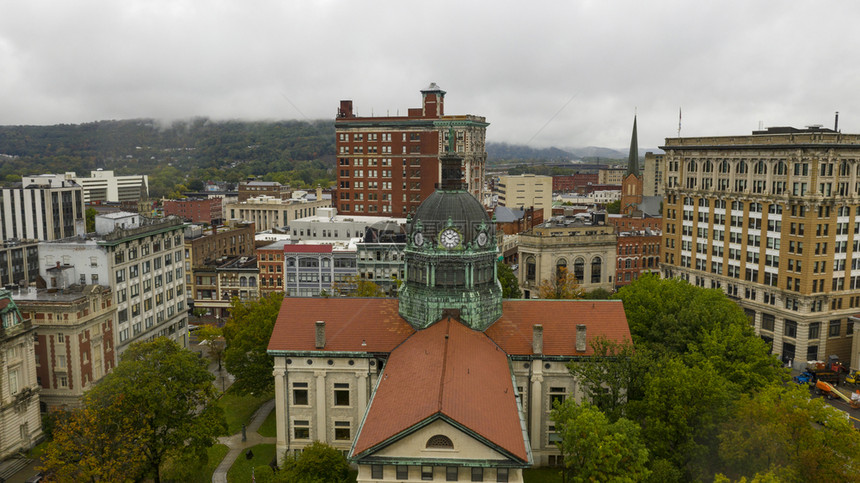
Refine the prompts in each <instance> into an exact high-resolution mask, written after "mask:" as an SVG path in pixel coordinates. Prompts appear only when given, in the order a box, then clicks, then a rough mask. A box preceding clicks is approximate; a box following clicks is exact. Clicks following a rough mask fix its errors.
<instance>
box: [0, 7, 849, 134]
mask: <svg viewBox="0 0 860 483" xmlns="http://www.w3.org/2000/svg"><path fill="white" fill-rule="evenodd" d="M858 20H860V2H828V3H818V2H809V1H776V0H770V1H766V0H765V1H748V0H743V1H720V2H691V1H681V0H679V1H662V0H660V1H657V0H649V1H642V0H630V1H614V0H597V1H534V0H532V1H529V2H522V1H516V2H514V1H507V0H493V1H471V0H470V1H462V0H461V1H447V0H435V1H425V2H416V1H407V0H394V1H356V0H343V1H310V0H301V1H299V0H244V1H241V0H231V1H226V0H205V1H204V0H199V1H189V0H121V1H119V0H102V1H95V0H75V1H68V0H44V1H43V0H3V1H2V2H0V124H2V125H10V124H57V123H79V122H90V121H96V120H102V119H128V118H140V117H153V118H158V119H165V120H170V119H181V118H187V117H193V116H207V117H211V118H216V119H235V118H242V119H320V118H332V117H334V115H335V112H336V108H337V105H338V101H339V100H340V99H352V100H353V101H354V104H355V108H356V110H357V112H358V114H359V115H362V116H370V115H385V114H392V115H394V114H397V113H398V112H399V113H400V114H404V113H405V112H406V109H407V108H409V107H418V106H419V105H420V93H419V90H420V89H422V88H424V87H425V86H427V85H428V84H429V83H430V82H436V83H438V84H439V85H440V86H441V87H442V88H443V89H445V90H446V91H447V92H448V94H447V96H446V113H447V114H476V115H482V116H486V118H487V120H488V121H489V122H490V123H491V126H490V128H489V131H488V140H489V141H494V142H509V143H517V144H526V143H528V144H529V145H531V146H534V147H546V146H558V147H581V146H605V147H612V148H624V147H626V146H628V145H629V142H630V129H631V126H632V121H633V115H634V112H637V113H638V119H639V145H640V146H641V147H656V146H658V145H661V144H662V143H663V141H664V138H666V137H674V136H676V135H677V131H678V111H679V108H682V109H683V118H682V129H681V135H682V136H698V135H733V134H748V133H749V132H750V131H751V130H753V129H757V128H758V126H759V124H761V125H763V126H775V125H793V126H797V127H801V126H805V125H810V124H823V125H825V126H827V127H833V121H834V112H835V111H839V112H840V119H839V126H840V128H841V129H842V130H843V131H845V132H855V133H856V132H860V95H858V88H860V54H858V53H857V46H858V45H860V29H858V28H857V25H856V24H857V21H858Z"/></svg>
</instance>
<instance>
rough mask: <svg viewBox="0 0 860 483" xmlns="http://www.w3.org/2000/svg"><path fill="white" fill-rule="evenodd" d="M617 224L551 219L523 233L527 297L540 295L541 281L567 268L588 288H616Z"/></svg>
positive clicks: (522, 264)
mask: <svg viewBox="0 0 860 483" xmlns="http://www.w3.org/2000/svg"><path fill="white" fill-rule="evenodd" d="M616 239H617V236H616V234H615V227H613V226H612V225H605V224H604V225H601V224H597V223H585V222H582V221H570V222H558V221H549V222H546V223H544V224H542V225H540V226H538V227H535V228H534V229H533V230H531V231H529V232H526V233H522V234H520V235H519V247H518V251H519V260H520V267H519V273H518V277H519V282H520V289H521V290H522V291H523V297H524V298H538V289H539V287H540V284H541V282H543V281H544V280H551V279H552V277H553V276H555V274H556V273H557V270H558V267H565V268H566V269H567V271H568V273H569V274H571V275H573V276H574V277H575V278H576V280H577V283H579V285H580V286H581V287H582V288H583V289H585V290H586V291H592V290H595V289H597V288H602V289H604V290H610V291H611V290H612V289H613V288H614V287H615V285H614V283H615V282H614V280H615V246H616Z"/></svg>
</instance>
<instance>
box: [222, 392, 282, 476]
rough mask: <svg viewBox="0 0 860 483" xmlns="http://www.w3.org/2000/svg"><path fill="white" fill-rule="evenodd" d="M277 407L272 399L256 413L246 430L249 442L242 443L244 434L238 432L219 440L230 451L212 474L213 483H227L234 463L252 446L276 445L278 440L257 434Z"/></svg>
mask: <svg viewBox="0 0 860 483" xmlns="http://www.w3.org/2000/svg"><path fill="white" fill-rule="evenodd" d="M274 407H275V400H274V399H271V400H269V401H267V402H265V403H263V405H262V406H260V408H259V409H257V412H256V413H254V416H253V417H251V422H250V423H248V427H247V428H246V431H245V434H246V435H247V441H242V432H241V431H240V432H238V433H236V434H234V435H233V436H222V437H220V438H218V442H219V443H221V444H226V445H227V446H228V447H229V448H230V451H229V452H228V453H227V456H225V457H224V459H223V460H222V461H221V464H220V465H218V468H215V472H214V473H212V483H227V470H229V469H230V467H231V466H233V462H235V461H236V458H238V457H239V456H240V455H242V454H244V453H245V451H247V449H248V448H250V447H251V446H256V445H258V444H266V443H268V444H275V442H276V441H277V438H264V437H263V436H260V434H259V433H257V430H258V429H260V426H261V425H262V424H263V421H265V420H266V418H267V417H268V416H269V413H270V412H272V409H273V408H274Z"/></svg>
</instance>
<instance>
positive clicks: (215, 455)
mask: <svg viewBox="0 0 860 483" xmlns="http://www.w3.org/2000/svg"><path fill="white" fill-rule="evenodd" d="M228 451H230V448H228V447H227V445H224V444H216V445H214V446H212V447H211V448H209V449H208V450H206V453H207V454H208V455H209V462H208V463H206V468H204V469H203V471H202V472H201V473H198V474H196V475H195V476H194V477H193V478H191V479H190V480H188V483H209V482H211V481H212V473H214V472H215V468H217V467H218V465H219V464H220V463H221V460H223V459H224V457H225V456H227V452H228Z"/></svg>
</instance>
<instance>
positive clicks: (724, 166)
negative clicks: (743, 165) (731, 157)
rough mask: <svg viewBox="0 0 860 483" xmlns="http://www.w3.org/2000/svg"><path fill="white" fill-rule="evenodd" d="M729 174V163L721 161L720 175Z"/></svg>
mask: <svg viewBox="0 0 860 483" xmlns="http://www.w3.org/2000/svg"><path fill="white" fill-rule="evenodd" d="M728 172H729V162H728V161H726V160H723V161H720V173H728Z"/></svg>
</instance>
